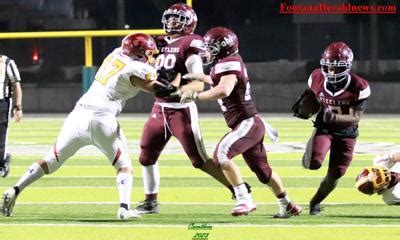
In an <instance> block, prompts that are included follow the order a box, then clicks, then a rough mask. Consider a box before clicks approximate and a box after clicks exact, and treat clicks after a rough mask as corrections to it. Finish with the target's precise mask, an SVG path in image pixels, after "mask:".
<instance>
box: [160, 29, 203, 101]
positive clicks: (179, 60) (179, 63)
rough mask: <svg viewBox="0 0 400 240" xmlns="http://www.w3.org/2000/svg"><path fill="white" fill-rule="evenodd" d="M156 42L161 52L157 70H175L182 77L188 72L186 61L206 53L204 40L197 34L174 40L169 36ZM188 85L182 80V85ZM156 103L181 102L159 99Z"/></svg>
mask: <svg viewBox="0 0 400 240" xmlns="http://www.w3.org/2000/svg"><path fill="white" fill-rule="evenodd" d="M155 40H156V43H157V47H158V50H159V51H160V54H159V55H158V56H157V65H156V67H157V70H160V69H161V68H164V69H166V70H170V69H173V70H174V71H175V72H179V73H181V74H182V76H183V75H185V74H186V73H187V72H188V71H187V69H186V66H185V62H186V59H187V58H188V57H190V56H191V55H193V54H199V53H201V52H203V51H204V41H203V38H202V37H201V36H199V35H197V34H189V35H185V36H182V37H179V38H176V39H172V40H171V39H170V38H169V36H161V37H158V38H156V39H155ZM172 80H173V79H172ZM172 80H171V81H172ZM187 83H188V81H187V80H185V79H182V80H181V84H180V85H181V86H182V85H185V84H187ZM156 101H157V102H165V101H167V102H179V97H174V98H170V97H166V98H160V97H157V98H156Z"/></svg>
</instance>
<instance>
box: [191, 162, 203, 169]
mask: <svg viewBox="0 0 400 240" xmlns="http://www.w3.org/2000/svg"><path fill="white" fill-rule="evenodd" d="M203 165H204V162H203V161H201V162H200V161H192V166H193V167H194V168H201V167H202V166H203Z"/></svg>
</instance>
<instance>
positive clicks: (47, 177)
mask: <svg viewBox="0 0 400 240" xmlns="http://www.w3.org/2000/svg"><path fill="white" fill-rule="evenodd" d="M133 175H135V174H133ZM10 177H21V176H20V175H8V178H10ZM134 177H137V178H141V176H140V175H139V176H134ZM242 177H245V178H257V177H256V176H250V175H242ZM323 177H324V176H323V175H321V176H281V178H323ZM51 178H115V175H109V176H46V177H45V179H51ZM162 178H208V179H212V178H210V176H207V175H204V176H195V177H193V176H184V177H176V176H163V177H162ZM343 178H351V179H354V176H343V177H341V179H343Z"/></svg>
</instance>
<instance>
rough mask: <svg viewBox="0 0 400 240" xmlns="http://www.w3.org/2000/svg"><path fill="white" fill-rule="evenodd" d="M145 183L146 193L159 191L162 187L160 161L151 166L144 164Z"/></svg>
mask: <svg viewBox="0 0 400 240" xmlns="http://www.w3.org/2000/svg"><path fill="white" fill-rule="evenodd" d="M142 174H143V185H144V193H145V194H154V193H158V189H159V188H160V168H159V167H158V163H156V164H154V165H150V166H142Z"/></svg>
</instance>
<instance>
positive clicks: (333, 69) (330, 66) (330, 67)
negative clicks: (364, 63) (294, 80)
mask: <svg viewBox="0 0 400 240" xmlns="http://www.w3.org/2000/svg"><path fill="white" fill-rule="evenodd" d="M352 63H353V51H352V50H351V49H350V47H349V46H347V45H346V44H345V43H344V42H334V43H331V44H329V46H328V47H327V48H326V49H325V51H324V52H323V53H322V57H321V60H320V64H321V69H322V74H323V75H324V77H325V79H326V80H327V81H328V82H329V83H332V84H336V83H340V82H343V81H344V80H346V79H347V78H348V75H349V73H350V69H351V65H352Z"/></svg>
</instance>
